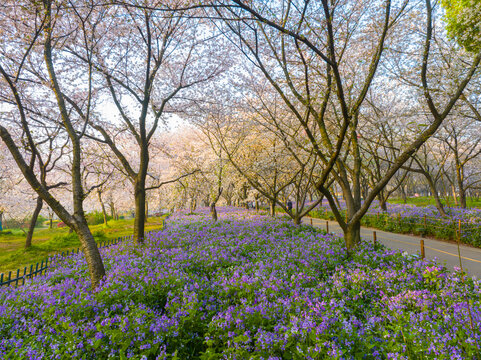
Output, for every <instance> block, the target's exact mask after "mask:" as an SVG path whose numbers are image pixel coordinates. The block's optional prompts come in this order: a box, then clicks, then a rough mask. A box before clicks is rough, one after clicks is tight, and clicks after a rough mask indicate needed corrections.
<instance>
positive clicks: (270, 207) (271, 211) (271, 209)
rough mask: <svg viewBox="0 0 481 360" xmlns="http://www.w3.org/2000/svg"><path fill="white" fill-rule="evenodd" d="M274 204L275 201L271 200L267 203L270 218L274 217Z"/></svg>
mask: <svg viewBox="0 0 481 360" xmlns="http://www.w3.org/2000/svg"><path fill="white" fill-rule="evenodd" d="M276 203H277V201H272V200H271V201H270V202H269V210H270V215H271V216H272V217H274V216H276Z"/></svg>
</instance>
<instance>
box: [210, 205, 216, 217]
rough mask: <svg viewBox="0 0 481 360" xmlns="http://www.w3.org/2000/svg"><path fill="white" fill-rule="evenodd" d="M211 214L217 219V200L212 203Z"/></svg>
mask: <svg viewBox="0 0 481 360" xmlns="http://www.w3.org/2000/svg"><path fill="white" fill-rule="evenodd" d="M210 214H211V215H212V220H213V221H214V222H216V221H217V209H216V208H215V202H213V203H212V204H210Z"/></svg>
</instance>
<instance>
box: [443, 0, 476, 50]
mask: <svg viewBox="0 0 481 360" xmlns="http://www.w3.org/2000/svg"><path fill="white" fill-rule="evenodd" d="M442 5H443V7H444V9H445V11H446V15H445V16H444V20H445V21H446V24H447V25H446V29H447V31H448V35H449V36H450V37H451V38H453V39H455V40H456V41H457V43H458V44H459V45H461V46H463V47H464V48H465V49H466V50H467V51H470V52H478V51H480V50H481V0H442Z"/></svg>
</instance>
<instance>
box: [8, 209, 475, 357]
mask: <svg viewBox="0 0 481 360" xmlns="http://www.w3.org/2000/svg"><path fill="white" fill-rule="evenodd" d="M219 212H220V220H219V222H217V223H212V222H211V221H210V219H209V217H208V216H205V214H206V212H205V211H202V212H201V213H200V214H198V215H190V216H189V215H186V214H177V215H174V216H173V217H172V218H171V219H169V221H168V223H167V226H166V228H165V229H164V230H163V231H161V232H159V233H155V234H150V236H149V238H148V239H146V242H145V244H144V245H143V246H141V247H139V246H135V245H134V244H129V243H122V244H120V245H118V246H113V247H110V248H106V249H102V256H103V258H104V261H105V264H106V268H107V273H108V275H107V277H106V278H105V281H104V282H103V283H102V285H101V286H100V288H99V289H97V290H96V291H95V292H92V291H90V290H89V281H88V276H87V269H86V263H85V260H84V259H83V258H82V257H81V256H74V257H71V258H69V259H67V260H66V261H65V262H63V263H61V264H58V265H57V267H56V268H55V269H52V270H51V271H50V272H48V273H47V275H46V276H44V277H39V278H36V279H33V280H32V281H31V282H29V283H28V284H27V285H25V286H23V287H19V288H17V289H14V288H2V289H0V358H2V359H9V358H10V359H70V358H73V359H109V358H112V359H114V358H115V359H125V358H132V359H264V360H267V359H271V360H274V359H279V360H280V359H421V358H422V359H472V358H476V356H478V355H477V354H479V346H480V344H481V288H480V282H479V281H478V280H476V279H471V278H467V279H466V282H465V283H464V282H463V281H461V274H460V273H459V272H456V273H449V272H448V271H447V270H446V269H445V268H443V267H440V266H437V265H436V264H435V263H432V262H430V261H423V260H417V259H413V258H408V257H404V256H403V255H402V254H401V253H399V252H396V251H387V250H386V249H385V248H383V247H381V246H376V247H373V245H370V244H367V243H363V244H362V245H361V246H360V248H359V251H358V252H356V253H355V254H354V255H352V256H351V257H347V254H346V252H345V250H344V248H343V241H341V240H340V239H339V238H337V237H333V236H331V235H326V234H323V233H321V232H319V231H318V230H316V229H313V228H311V227H308V226H301V227H296V226H294V225H292V223H291V222H289V221H287V220H285V219H276V220H273V219H271V218H268V217H264V216H260V215H255V214H253V213H249V212H246V211H238V210H233V209H221V210H220V211H219ZM470 314H471V316H470ZM470 317H471V319H472V320H471V321H470Z"/></svg>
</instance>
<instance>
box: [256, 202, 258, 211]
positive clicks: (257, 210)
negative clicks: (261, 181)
mask: <svg viewBox="0 0 481 360" xmlns="http://www.w3.org/2000/svg"><path fill="white" fill-rule="evenodd" d="M256 211H259V199H256Z"/></svg>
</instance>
